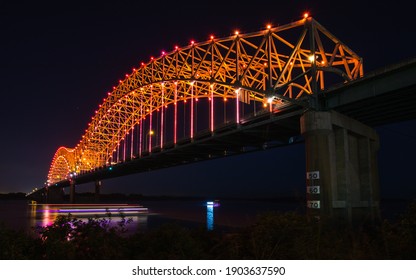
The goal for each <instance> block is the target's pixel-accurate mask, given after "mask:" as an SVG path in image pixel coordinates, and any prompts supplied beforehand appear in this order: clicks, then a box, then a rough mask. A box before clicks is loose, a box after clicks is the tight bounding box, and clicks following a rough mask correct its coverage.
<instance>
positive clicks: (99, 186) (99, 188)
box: [94, 180, 101, 203]
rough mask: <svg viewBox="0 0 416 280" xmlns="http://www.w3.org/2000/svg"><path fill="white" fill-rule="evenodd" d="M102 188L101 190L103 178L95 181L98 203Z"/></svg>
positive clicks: (95, 195)
mask: <svg viewBox="0 0 416 280" xmlns="http://www.w3.org/2000/svg"><path fill="white" fill-rule="evenodd" d="M100 190H101V180H97V181H95V194H94V201H95V203H98V202H99V201H100Z"/></svg>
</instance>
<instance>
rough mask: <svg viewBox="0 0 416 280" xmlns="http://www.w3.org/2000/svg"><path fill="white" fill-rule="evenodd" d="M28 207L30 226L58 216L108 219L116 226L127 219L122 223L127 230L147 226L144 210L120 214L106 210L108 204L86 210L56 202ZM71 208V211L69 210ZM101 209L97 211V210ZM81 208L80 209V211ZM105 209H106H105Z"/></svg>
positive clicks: (53, 219) (45, 223)
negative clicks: (125, 221) (60, 204)
mask: <svg viewBox="0 0 416 280" xmlns="http://www.w3.org/2000/svg"><path fill="white" fill-rule="evenodd" d="M29 207H30V211H29V212H30V217H29V220H30V227H31V228H38V227H46V226H50V225H52V224H53V223H54V221H55V220H56V218H57V217H58V216H68V215H70V217H71V218H75V219H77V220H80V221H82V222H85V223H86V222H88V220H89V219H91V218H97V219H106V220H108V221H109V226H110V227H117V226H118V224H119V223H120V222H122V221H123V218H124V219H125V220H128V222H127V223H125V224H124V228H125V229H126V230H127V231H128V232H131V233H133V232H136V231H138V230H144V229H146V228H147V218H148V214H147V213H146V212H134V213H133V212H126V213H123V214H121V213H122V212H123V211H122V210H121V209H122V208H121V209H120V211H108V206H106V205H102V206H101V207H97V206H94V207H93V209H91V210H92V211H88V207H87V208H86V207H85V206H84V207H83V206H82V205H74V206H70V205H69V206H68V205H65V206H59V205H57V204H54V205H49V204H31V205H29ZM71 209H72V210H73V211H71ZM100 209H103V211H101V212H99V211H97V210H100ZM80 210H81V211H80ZM105 210H107V211H105Z"/></svg>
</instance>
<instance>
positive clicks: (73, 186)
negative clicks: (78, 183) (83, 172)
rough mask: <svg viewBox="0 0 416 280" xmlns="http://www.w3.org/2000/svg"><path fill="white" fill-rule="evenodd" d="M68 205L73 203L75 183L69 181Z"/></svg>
mask: <svg viewBox="0 0 416 280" xmlns="http://www.w3.org/2000/svg"><path fill="white" fill-rule="evenodd" d="M69 203H71V204H74V203H75V181H74V180H71V181H70V182H69Z"/></svg>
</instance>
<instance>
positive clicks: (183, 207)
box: [0, 199, 300, 234]
mask: <svg viewBox="0 0 416 280" xmlns="http://www.w3.org/2000/svg"><path fill="white" fill-rule="evenodd" d="M299 205H300V204H299V203H293V202H288V203H281V202H279V203H274V202H265V201H244V200H241V201H240V200H222V201H221V206H220V207H218V206H219V203H218V201H213V207H207V201H203V200H198V199H197V200H195V199H194V200H186V199H183V200H178V199H172V200H145V201H143V206H145V207H147V208H148V213H141V214H136V215H128V216H126V218H131V219H132V222H131V223H129V224H128V225H127V226H126V229H127V231H128V233H135V232H137V231H139V232H140V231H144V230H148V229H155V228H157V227H159V226H162V225H164V224H170V223H179V224H181V225H183V226H186V227H205V229H206V230H214V229H215V230H222V229H227V228H236V227H245V226H248V225H251V224H252V223H254V222H255V221H256V218H257V215H258V214H261V213H264V212H267V211H276V210H278V211H281V210H284V211H288V210H296V209H297V208H298V207H299ZM57 207H58V206H57V205H56V204H55V205H51V204H37V205H36V204H34V205H28V202H27V201H18V200H17V201H2V202H1V203H0V223H2V222H4V224H5V225H6V227H8V228H11V229H16V230H19V229H22V230H24V231H26V232H28V233H32V234H36V233H35V231H34V228H36V227H45V226H48V225H51V224H52V223H53V222H54V221H55V219H56V217H57V216H58V215H64V216H66V215H67V214H63V213H62V214H61V213H58V212H57V209H56V208H57ZM61 207H64V206H62V205H61ZM95 217H96V215H89V216H86V215H81V216H79V215H78V216H75V218H77V219H80V220H82V221H84V222H87V221H88V218H95ZM99 217H100V218H106V216H105V215H99ZM121 219H122V218H121V217H120V216H117V215H112V216H111V224H112V225H114V226H117V222H120V221H121Z"/></svg>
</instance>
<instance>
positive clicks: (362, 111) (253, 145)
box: [50, 59, 416, 188]
mask: <svg viewBox="0 0 416 280" xmlns="http://www.w3.org/2000/svg"><path fill="white" fill-rule="evenodd" d="M415 77H416V59H411V60H408V61H406V62H403V63H399V64H396V65H391V66H387V67H384V68H382V69H379V70H376V71H374V72H371V73H369V74H367V75H366V76H365V77H363V78H361V79H359V80H356V81H352V82H349V84H348V85H341V86H339V87H335V88H331V89H328V90H327V91H326V92H323V93H322V94H321V96H320V97H319V100H318V101H317V100H316V99H315V98H314V97H309V99H310V100H309V103H310V104H314V105H315V106H319V107H320V108H321V109H323V110H335V111H337V112H339V113H341V114H344V115H346V116H349V117H351V118H353V119H355V120H358V121H360V122H362V123H364V124H366V125H368V126H371V127H374V126H378V125H383V124H389V123H392V122H399V121H405V120H410V119H415V117H416V106H415V105H416V79H415ZM299 104H300V103H299ZM305 110H306V108H304V107H302V106H300V105H288V106H287V107H286V108H284V109H283V110H280V111H279V112H269V111H267V110H265V111H263V112H259V113H258V114H257V115H256V116H252V117H250V118H247V119H245V120H242V121H241V123H240V124H238V125H237V124H235V123H231V124H226V125H223V126H220V127H217V128H216V130H215V131H214V133H213V134H211V132H210V131H206V132H200V133H199V134H197V135H196V136H195V138H194V139H190V138H187V139H182V140H180V141H178V143H177V144H176V145H173V143H171V144H169V143H167V144H166V145H165V146H164V147H163V149H160V147H159V148H158V147H154V148H153V150H152V153H151V154H143V156H142V157H141V158H134V159H129V160H126V161H125V162H121V163H118V164H115V165H112V166H102V167H100V168H97V169H94V170H92V171H91V172H86V173H82V174H79V175H77V176H76V178H74V179H75V183H76V184H83V183H88V182H93V181H97V180H102V179H108V178H114V177H119V176H124V175H128V174H134V173H140V172H147V171H151V170H157V169H162V168H168V167H173V166H178V165H183V164H189V163H193V162H198V161H202V160H210V159H215V158H221V157H225V156H231V155H237V154H242V153H247V152H254V151H259V150H264V149H270V148H275V147H281V146H286V145H291V144H294V143H299V142H302V141H303V138H302V137H301V135H300V124H299V123H300V117H301V116H302V115H303V113H304V112H305ZM69 185H70V181H69V180H63V181H61V182H59V183H57V184H55V185H54V186H51V187H52V188H53V187H68V186H69ZM51 187H50V188H51Z"/></svg>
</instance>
